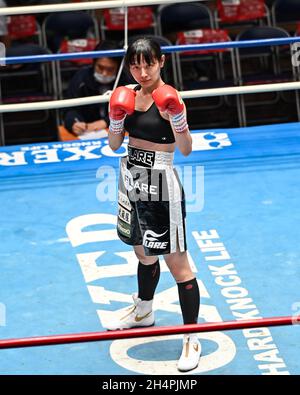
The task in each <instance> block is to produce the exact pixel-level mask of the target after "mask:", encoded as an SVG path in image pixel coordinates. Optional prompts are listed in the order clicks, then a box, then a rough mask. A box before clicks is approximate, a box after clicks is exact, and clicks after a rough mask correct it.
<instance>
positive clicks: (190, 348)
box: [177, 334, 201, 372]
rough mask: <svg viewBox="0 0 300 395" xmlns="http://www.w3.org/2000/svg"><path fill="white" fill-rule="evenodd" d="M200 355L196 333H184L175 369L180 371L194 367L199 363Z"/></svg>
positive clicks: (199, 345)
mask: <svg viewBox="0 0 300 395" xmlns="http://www.w3.org/2000/svg"><path fill="white" fill-rule="evenodd" d="M200 355H201V344H200V342H199V340H198V337H197V335H195V334H187V335H184V336H183V348H182V353H181V356H180V358H179V360H178V362H177V369H178V370H179V371H180V372H187V371H189V370H192V369H195V368H196V367H197V366H198V364H199V359H200Z"/></svg>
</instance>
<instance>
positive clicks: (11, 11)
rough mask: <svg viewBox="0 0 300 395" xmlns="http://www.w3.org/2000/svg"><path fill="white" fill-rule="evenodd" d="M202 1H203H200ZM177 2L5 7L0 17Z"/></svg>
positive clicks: (125, 0)
mask: <svg viewBox="0 0 300 395" xmlns="http://www.w3.org/2000/svg"><path fill="white" fill-rule="evenodd" d="M194 1H197V0H181V1H180V3H188V2H194ZM200 1H204V0H200ZM174 3H177V1H170V0H110V1H90V2H84V3H70V4H68V3H67V4H48V5H34V6H25V7H5V8H0V15H24V14H39V13H43V12H62V11H79V10H85V11H86V10H99V9H103V8H120V7H124V6H127V7H134V6H147V5H148V6H149V5H152V4H174Z"/></svg>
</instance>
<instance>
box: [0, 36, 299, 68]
mask: <svg viewBox="0 0 300 395" xmlns="http://www.w3.org/2000/svg"><path fill="white" fill-rule="evenodd" d="M297 42H300V37H283V38H276V39H273V38H271V39H269V38H268V39H263V40H244V41H226V42H221V43H210V44H191V45H170V46H163V47H162V51H163V52H165V53H173V52H180V51H184V52H188V51H195V50H208V49H210V50H214V49H215V50H216V49H229V48H249V47H266V46H270V45H286V44H293V43H297ZM124 54H125V50H124V49H117V50H111V51H89V52H71V53H65V54H53V55H35V56H12V57H9V58H0V63H2V62H3V63H5V64H18V63H36V62H49V61H56V60H71V59H85V58H101V57H118V56H119V57H120V56H124Z"/></svg>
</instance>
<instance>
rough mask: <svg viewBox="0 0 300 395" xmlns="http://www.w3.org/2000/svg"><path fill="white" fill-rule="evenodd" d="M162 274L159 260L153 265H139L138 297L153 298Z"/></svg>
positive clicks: (143, 298)
mask: <svg viewBox="0 0 300 395" xmlns="http://www.w3.org/2000/svg"><path fill="white" fill-rule="evenodd" d="M159 276H160V266H159V260H157V261H156V262H155V263H153V264H152V265H143V264H142V263H141V262H139V265H138V272H137V278H138V287H139V294H138V297H139V298H140V299H142V300H152V299H153V296H154V292H155V289H156V286H157V284H158V280H159Z"/></svg>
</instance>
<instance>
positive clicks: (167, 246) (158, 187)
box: [117, 146, 186, 256]
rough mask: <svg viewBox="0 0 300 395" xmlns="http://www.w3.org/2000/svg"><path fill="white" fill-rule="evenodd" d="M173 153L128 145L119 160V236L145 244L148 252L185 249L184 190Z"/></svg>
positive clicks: (124, 240)
mask: <svg viewBox="0 0 300 395" xmlns="http://www.w3.org/2000/svg"><path fill="white" fill-rule="evenodd" d="M173 156H174V154H173V153H170V152H162V151H148V150H143V149H140V148H136V147H133V146H128V156H126V157H123V158H122V159H121V163H120V176H119V191H118V221H117V232H118V236H119V238H120V239H121V240H122V241H123V242H125V243H126V244H129V245H143V247H144V250H145V255H147V256H151V255H165V254H170V253H172V252H175V251H176V249H177V245H178V247H179V249H180V251H185V250H186V234H185V217H186V210H185V199H184V191H183V188H182V186H181V183H180V181H179V178H178V174H177V172H176V170H175V169H174V168H173Z"/></svg>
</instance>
